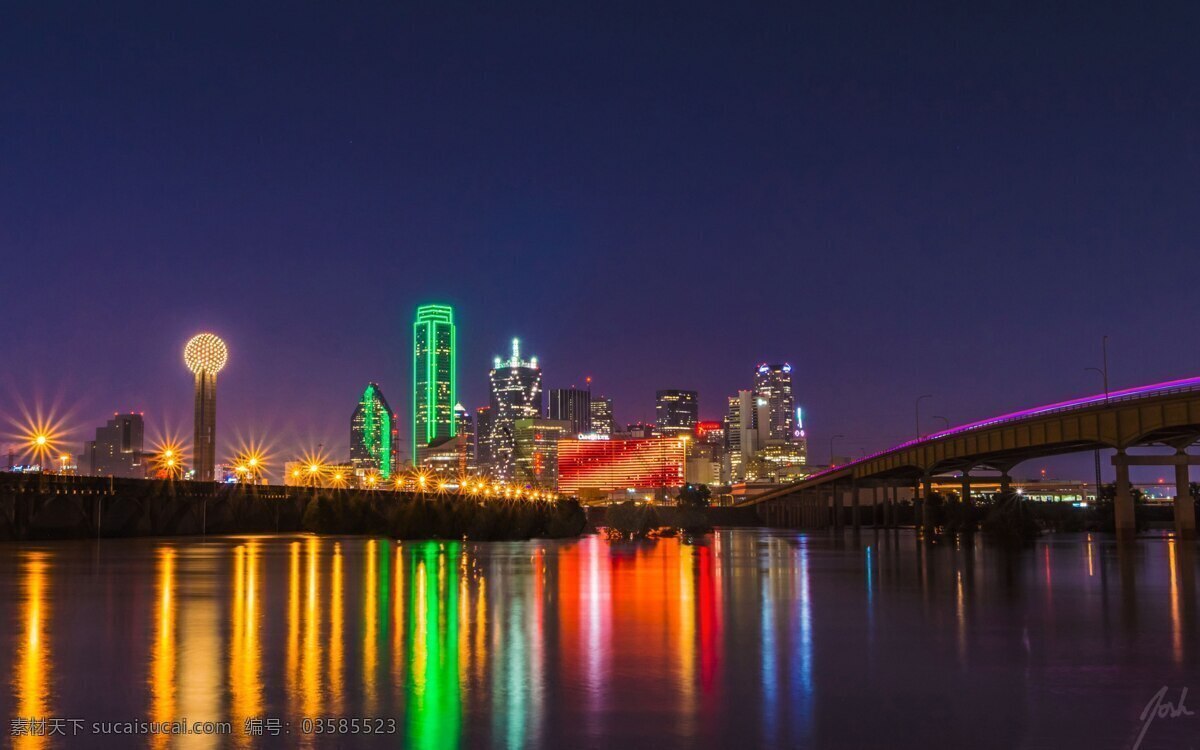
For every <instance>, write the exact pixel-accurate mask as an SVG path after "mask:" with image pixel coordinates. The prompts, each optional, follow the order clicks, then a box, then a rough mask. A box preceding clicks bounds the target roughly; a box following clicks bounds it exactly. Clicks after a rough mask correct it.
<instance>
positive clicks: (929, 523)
mask: <svg viewBox="0 0 1200 750" xmlns="http://www.w3.org/2000/svg"><path fill="white" fill-rule="evenodd" d="M921 489H922V495H921V497H922V498H924V502H923V503H921V527H922V528H924V529H925V530H926V531H933V477H932V476H930V475H929V474H926V475H925V476H923V477H921Z"/></svg>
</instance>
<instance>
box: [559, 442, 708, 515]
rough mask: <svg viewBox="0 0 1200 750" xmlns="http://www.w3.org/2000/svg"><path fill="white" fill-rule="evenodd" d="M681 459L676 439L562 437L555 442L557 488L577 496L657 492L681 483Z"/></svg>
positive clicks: (681, 446) (682, 462)
mask: <svg viewBox="0 0 1200 750" xmlns="http://www.w3.org/2000/svg"><path fill="white" fill-rule="evenodd" d="M597 438H599V436H597ZM685 461H686V458H685V456H684V445H683V442H682V441H680V440H671V439H669V438H645V439H629V440H620V439H618V440H612V439H603V438H599V439H579V438H565V439H563V440H560V441H559V442H558V489H559V491H560V492H562V493H564V494H569V495H577V496H579V498H580V499H581V500H599V499H603V498H605V497H607V496H609V495H610V494H611V493H614V492H620V493H627V492H628V491H629V490H634V491H635V492H637V491H642V490H651V491H654V492H655V493H656V494H661V493H662V491H663V490H665V489H666V488H668V487H679V486H681V485H682V484H683V482H684V466H685Z"/></svg>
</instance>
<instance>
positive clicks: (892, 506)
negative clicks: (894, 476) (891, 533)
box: [883, 482, 896, 529]
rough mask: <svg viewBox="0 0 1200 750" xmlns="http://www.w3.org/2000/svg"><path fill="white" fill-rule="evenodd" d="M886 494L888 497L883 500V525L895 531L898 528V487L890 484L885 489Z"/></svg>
mask: <svg viewBox="0 0 1200 750" xmlns="http://www.w3.org/2000/svg"><path fill="white" fill-rule="evenodd" d="M884 494H885V495H886V497H884V498H883V503H884V508H883V515H884V519H883V523H884V525H885V526H887V527H888V528H889V529H894V528H896V485H894V484H892V483H891V482H888V484H887V486H886V487H884Z"/></svg>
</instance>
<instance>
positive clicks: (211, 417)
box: [183, 333, 229, 482]
mask: <svg viewBox="0 0 1200 750" xmlns="http://www.w3.org/2000/svg"><path fill="white" fill-rule="evenodd" d="M228 360H229V350H228V349H227V348H226V347H225V342H224V341H222V340H221V339H220V338H218V337H217V336H214V335H213V334H211V333H201V334H197V335H196V336H193V337H192V338H191V339H190V340H189V341H188V342H187V344H186V345H185V346H184V347H183V362H184V364H186V365H187V368H188V369H189V370H191V371H192V374H193V375H195V376H196V399H195V411H194V415H193V416H194V422H193V433H192V451H193V452H194V459H195V463H194V467H193V468H194V469H195V472H196V474H195V477H196V479H198V480H200V481H201V482H211V481H212V480H213V476H214V473H215V472H216V468H217V373H218V372H220V371H221V368H223V367H225V363H226V362H227V361H228Z"/></svg>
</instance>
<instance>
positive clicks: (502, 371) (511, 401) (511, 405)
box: [488, 339, 542, 479]
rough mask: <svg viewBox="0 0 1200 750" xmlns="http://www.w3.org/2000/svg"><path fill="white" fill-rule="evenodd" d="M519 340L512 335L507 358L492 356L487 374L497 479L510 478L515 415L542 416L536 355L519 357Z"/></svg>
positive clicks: (491, 450) (540, 376)
mask: <svg viewBox="0 0 1200 750" xmlns="http://www.w3.org/2000/svg"><path fill="white" fill-rule="evenodd" d="M520 347H521V342H520V341H519V340H517V339H513V342H512V356H511V357H510V358H509V359H508V361H507V362H505V361H504V360H502V359H500V358H499V357H496V361H495V363H494V367H493V368H492V371H491V373H490V374H489V376H488V380H489V382H490V384H491V391H492V393H491V419H492V426H491V433H490V439H489V446H488V449H489V451H490V453H491V464H492V467H491V474H492V476H494V477H496V478H497V479H513V478H514V477H515V463H514V456H513V450H514V448H515V443H514V440H515V429H516V421H517V420H518V419H536V418H538V417H540V416H542V370H541V368H539V367H538V361H537V357H530V358H529V360H528V361H526V360H523V359H521V350H520Z"/></svg>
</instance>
